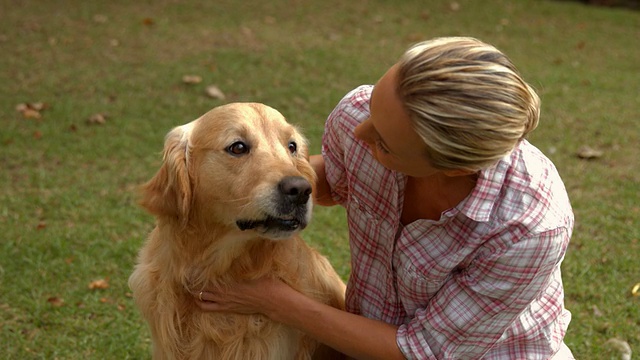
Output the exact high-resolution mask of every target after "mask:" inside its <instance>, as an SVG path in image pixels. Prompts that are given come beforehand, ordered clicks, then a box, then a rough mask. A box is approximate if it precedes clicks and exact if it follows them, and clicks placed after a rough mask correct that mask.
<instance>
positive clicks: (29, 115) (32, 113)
mask: <svg viewBox="0 0 640 360" xmlns="http://www.w3.org/2000/svg"><path fill="white" fill-rule="evenodd" d="M22 117H24V118H25V119H42V114H40V112H39V111H38V110H34V109H26V110H24V111H23V112H22Z"/></svg>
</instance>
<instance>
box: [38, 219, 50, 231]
mask: <svg viewBox="0 0 640 360" xmlns="http://www.w3.org/2000/svg"><path fill="white" fill-rule="evenodd" d="M46 227H47V223H46V222H44V221H40V222H39V223H38V225H37V226H36V230H42V229H44V228H46Z"/></svg>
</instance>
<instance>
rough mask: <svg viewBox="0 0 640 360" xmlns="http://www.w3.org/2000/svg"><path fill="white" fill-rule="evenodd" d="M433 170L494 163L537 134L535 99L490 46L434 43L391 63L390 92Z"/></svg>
mask: <svg viewBox="0 0 640 360" xmlns="http://www.w3.org/2000/svg"><path fill="white" fill-rule="evenodd" d="M396 91H397V92H398V95H399V96H400V98H401V100H402V102H403V104H404V106H405V109H406V110H407V111H408V113H409V116H410V117H411V120H412V122H413V126H414V128H415V130H416V132H417V133H418V135H419V136H420V137H421V138H422V140H423V141H424V142H425V144H426V145H427V147H428V149H429V151H428V154H427V155H428V157H429V160H430V161H431V163H432V165H433V166H434V167H436V168H439V169H442V170H447V169H449V170H450V169H462V170H470V171H478V170H481V169H484V168H487V167H490V166H492V165H494V164H495V163H496V162H497V161H498V160H499V159H501V158H502V157H504V156H505V155H506V154H508V153H509V152H511V151H512V150H513V148H514V147H515V146H516V145H517V143H518V142H519V141H520V140H522V139H524V138H525V136H526V135H527V134H528V133H529V132H531V131H532V130H533V129H535V128H536V126H537V125H538V119H539V116H540V99H539V98H538V95H537V94H536V93H535V91H534V90H533V89H532V88H531V87H530V86H529V85H528V84H527V83H526V82H524V80H523V79H522V78H521V77H520V74H519V73H518V71H517V70H516V68H515V66H514V65H513V64H512V63H511V61H510V60H509V58H507V57H506V56H505V55H504V54H503V53H501V52H500V51H499V50H497V49H496V48H495V47H493V46H491V45H488V44H485V43H483V42H481V41H479V40H477V39H474V38H467V37H448V38H436V39H433V40H429V41H425V42H422V43H419V44H416V45H414V46H413V47H411V48H410V49H409V50H407V51H406V52H405V53H404V55H403V56H402V57H401V58H400V60H399V62H398V82H397V89H396Z"/></svg>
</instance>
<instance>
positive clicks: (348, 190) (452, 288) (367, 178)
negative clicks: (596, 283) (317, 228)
mask: <svg viewBox="0 0 640 360" xmlns="http://www.w3.org/2000/svg"><path fill="white" fill-rule="evenodd" d="M539 108H540V102H539V99H538V96H537V95H536V93H535V92H534V90H533V89H532V88H531V87H530V86H529V85H527V83H526V82H524V81H523V80H522V78H521V76H520V75H519V73H518V72H517V70H516V69H515V67H514V66H513V64H512V63H511V62H510V60H509V59H508V58H507V57H506V56H505V55H504V54H502V53H501V52H500V51H498V50H497V49H496V48H494V47H493V46H490V45H488V44H485V43H482V42H480V41H478V40H476V39H473V38H438V39H433V40H430V41H426V42H423V43H420V44H417V45H415V46H413V47H412V48H410V49H409V50H408V51H407V52H406V53H405V54H404V55H403V56H402V57H401V58H400V60H399V61H398V63H397V64H395V65H393V66H392V67H391V68H390V69H389V71H387V73H386V74H384V76H382V78H380V80H379V81H378V83H377V84H376V85H375V86H361V87H359V88H357V89H355V90H353V91H351V92H350V93H349V94H347V95H346V96H345V97H344V98H343V99H342V101H341V102H340V103H339V104H338V106H337V107H336V108H335V109H334V111H333V112H332V113H331V115H330V116H329V118H328V120H327V122H326V125H325V134H324V138H323V151H322V152H323V153H322V155H321V156H320V155H316V156H313V157H312V163H313V165H314V168H315V169H316V172H317V173H318V184H317V185H318V186H317V189H318V191H317V194H316V202H317V203H318V204H320V205H327V206H329V205H335V204H340V205H342V206H344V207H345V208H346V210H347V216H348V223H349V241H350V248H351V267H352V269H351V275H350V278H349V282H348V286H347V293H346V301H347V311H346V312H343V311H340V310H337V309H334V308H331V307H329V306H326V305H323V304H320V303H318V302H316V301H314V300H312V299H309V298H307V297H305V296H304V295H302V294H300V293H298V292H296V291H295V290H293V289H291V288H290V287H288V286H287V285H286V284H284V283H282V282H280V281H278V280H274V279H263V280H260V281H256V282H253V283H246V284H239V286H238V287H237V288H235V289H227V290H222V289H210V290H211V291H210V292H205V293H204V294H203V295H202V298H203V299H204V301H198V304H199V305H200V307H201V308H202V309H203V310H205V311H234V312H242V313H262V314H265V315H267V316H269V317H271V318H273V319H274V320H277V321H280V322H283V323H287V324H289V325H292V326H294V327H297V328H299V329H300V330H302V331H305V332H307V333H309V334H310V335H312V336H314V337H316V338H317V339H318V340H320V341H322V342H324V343H325V344H327V345H329V346H331V347H333V348H335V349H337V350H339V351H341V352H343V353H345V354H347V355H348V356H350V357H353V358H358V359H402V358H410V359H525V358H526V359H572V358H573V356H572V355H571V351H570V350H569V349H568V348H567V347H566V346H565V345H564V342H563V337H564V334H565V331H566V329H567V326H568V324H569V321H570V319H571V315H570V313H569V312H568V311H567V310H566V309H565V308H564V302H563V297H564V293H563V287H562V280H561V275H560V264H561V263H562V260H563V258H564V254H565V251H566V249H567V245H568V243H569V239H570V237H571V233H572V229H573V223H574V220H573V213H572V210H571V205H570V203H569V199H568V197H567V193H566V190H565V188H564V185H563V182H562V180H561V179H560V176H559V175H558V172H557V171H556V168H555V167H554V165H553V164H552V163H551V161H550V160H549V159H547V157H545V156H544V154H542V153H541V152H540V151H539V150H538V149H536V148H535V147H534V146H533V145H531V144H530V143H529V142H528V141H527V140H526V139H525V137H526V136H527V134H528V133H529V132H530V131H532V130H533V129H535V127H536V126H537V124H538V118H539Z"/></svg>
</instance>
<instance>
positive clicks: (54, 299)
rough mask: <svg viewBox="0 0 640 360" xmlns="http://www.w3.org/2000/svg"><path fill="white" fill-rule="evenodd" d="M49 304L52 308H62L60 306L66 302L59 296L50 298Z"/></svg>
mask: <svg viewBox="0 0 640 360" xmlns="http://www.w3.org/2000/svg"><path fill="white" fill-rule="evenodd" d="M47 302H48V303H49V304H51V306H54V307H60V306H62V305H64V300H63V299H62V298H59V297H57V296H52V297H50V298H48V299H47Z"/></svg>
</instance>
